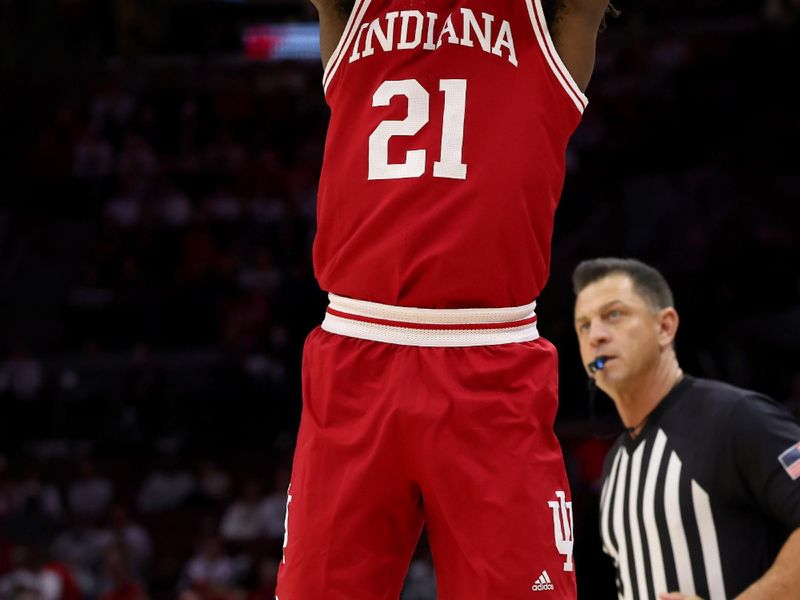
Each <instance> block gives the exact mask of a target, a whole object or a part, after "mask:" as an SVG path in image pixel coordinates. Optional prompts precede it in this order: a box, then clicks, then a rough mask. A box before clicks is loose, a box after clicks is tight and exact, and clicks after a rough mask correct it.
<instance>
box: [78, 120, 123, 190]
mask: <svg viewBox="0 0 800 600" xmlns="http://www.w3.org/2000/svg"><path fill="white" fill-rule="evenodd" d="M115 159H116V156H115V154H114V146H112V145H111V142H109V141H108V140H106V139H104V138H103V137H102V136H101V133H100V130H99V128H98V127H96V126H91V125H90V126H89V127H88V128H87V129H86V131H85V132H84V134H83V137H81V139H80V140H78V143H77V144H75V151H74V155H73V159H72V173H73V175H75V176H76V177H78V178H81V179H90V180H96V179H102V178H104V177H108V176H110V175H111V174H112V173H113V171H114V167H115Z"/></svg>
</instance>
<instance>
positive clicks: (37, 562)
mask: <svg viewBox="0 0 800 600" xmlns="http://www.w3.org/2000/svg"><path fill="white" fill-rule="evenodd" d="M14 563H15V567H14V569H13V570H12V571H10V572H9V573H7V574H5V575H4V576H3V577H0V598H3V599H6V598H8V600H62V598H63V591H64V584H63V581H62V579H61V577H60V576H59V574H58V573H56V572H54V571H52V570H50V569H47V568H45V566H44V563H43V561H42V560H41V558H40V557H39V556H38V553H37V552H36V551H35V550H34V548H32V547H28V546H18V547H17V548H16V549H15V551H14Z"/></svg>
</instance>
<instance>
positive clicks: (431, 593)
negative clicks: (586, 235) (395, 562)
mask: <svg viewBox="0 0 800 600" xmlns="http://www.w3.org/2000/svg"><path fill="white" fill-rule="evenodd" d="M400 598H401V600H436V575H435V574H434V572H433V565H432V564H431V562H430V559H424V558H415V559H414V560H412V561H411V564H410V565H409V567H408V575H406V581H405V586H404V587H403V593H402V595H401V596H400Z"/></svg>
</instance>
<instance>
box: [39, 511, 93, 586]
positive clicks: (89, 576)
mask: <svg viewBox="0 0 800 600" xmlns="http://www.w3.org/2000/svg"><path fill="white" fill-rule="evenodd" d="M101 541H102V539H101V536H100V533H99V532H98V531H97V530H96V529H95V528H94V526H93V525H92V523H91V521H89V520H88V519H87V518H85V517H79V516H75V517H72V519H71V520H70V523H69V525H68V527H67V529H66V530H65V531H63V532H62V533H60V534H59V535H58V536H57V537H56V538H55V540H54V541H53V545H52V553H53V556H54V557H55V558H56V559H58V560H60V561H63V562H65V563H66V564H67V565H69V568H70V570H71V572H72V574H73V575H74V577H75V579H76V581H77V582H78V585H79V586H80V588H81V590H83V591H84V592H87V593H89V594H92V593H93V592H94V591H95V590H96V586H97V573H98V572H99V570H100V564H101V558H102V555H103V548H102V544H101Z"/></svg>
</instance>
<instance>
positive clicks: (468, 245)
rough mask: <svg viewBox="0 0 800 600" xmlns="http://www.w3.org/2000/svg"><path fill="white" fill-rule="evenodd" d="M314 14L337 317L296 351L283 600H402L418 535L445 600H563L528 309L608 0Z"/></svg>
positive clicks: (320, 247)
mask: <svg viewBox="0 0 800 600" xmlns="http://www.w3.org/2000/svg"><path fill="white" fill-rule="evenodd" d="M315 4H316V6H317V8H318V9H319V13H320V22H321V45H322V54H323V60H324V61H325V71H324V79H323V86H324V90H325V95H326V99H327V102H328V104H329V105H330V108H331V121H330V126H329V130H328V138H327V144H326V149H325V158H324V164H323V168H322V175H321V179H320V184H319V200H318V232H317V237H316V240H315V244H314V263H315V272H316V276H317V279H318V280H319V283H320V285H321V287H322V289H324V290H326V291H328V292H329V293H330V306H329V308H328V310H327V314H326V317H325V320H324V322H323V324H322V326H321V328H318V329H316V330H315V331H313V332H312V333H311V334H310V336H309V338H308V339H307V342H306V346H305V351H304V359H303V360H304V366H303V397H304V406H303V415H302V419H301V424H300V432H299V434H298V441H297V448H296V451H295V459H294V466H293V474H292V482H291V485H290V487H289V496H288V504H287V533H286V538H285V540H284V557H283V560H282V563H281V566H280V573H279V582H278V590H277V596H278V598H279V600H384V599H385V600H390V599H392V600H396V599H397V598H398V596H399V594H400V591H401V587H402V583H403V579H404V576H405V573H406V570H407V568H408V565H409V561H410V558H411V555H412V553H413V551H414V548H415V545H416V543H417V540H418V538H419V536H420V532H421V529H422V526H423V524H425V525H426V527H427V532H428V537H429V540H430V545H431V551H432V553H433V559H434V563H435V567H436V574H437V585H438V597H439V598H440V599H441V600H466V599H467V598H469V599H470V600H488V599H490V598H491V599H492V600H496V599H504V600H505V599H515V600H516V599H518V598H528V597H532V598H533V597H536V596H537V595H540V594H541V595H544V596H545V597H547V598H563V599H571V598H575V579H574V562H573V557H572V552H573V538H572V504H571V501H570V493H569V488H568V485H567V479H566V477H565V472H564V467H563V460H562V454H561V449H560V447H559V444H558V442H557V440H556V438H555V436H554V435H553V431H552V425H553V419H554V417H555V413H556V406H557V381H556V352H555V349H554V348H553V346H552V345H551V344H549V343H548V342H546V341H545V340H543V339H541V338H540V337H539V335H538V332H537V328H536V315H535V312H534V309H535V299H536V297H537V295H538V294H539V292H540V291H541V290H542V287H543V286H544V284H545V280H546V279H547V275H548V268H549V260H550V238H551V233H552V226H553V213H554V210H555V208H556V204H557V202H558V198H559V195H560V193H561V188H562V184H563V179H564V155H565V149H566V146H567V142H568V140H569V138H570V136H571V134H572V132H573V131H574V130H575V128H576V127H577V126H578V123H579V121H580V119H581V115H582V113H583V111H584V109H585V108H586V104H587V99H586V96H584V93H583V90H584V88H585V87H586V85H587V84H588V82H589V77H590V74H591V71H592V67H593V63H594V47H595V40H596V36H597V33H598V30H599V28H600V26H601V22H602V20H603V18H604V15H605V13H606V10H607V6H608V4H607V0H561V1H560V2H559V6H558V7H550V6H542V4H541V0H357V1H356V2H355V3H352V2H351V3H350V5H349V6H348V5H347V3H341V2H336V1H333V0H316V1H315ZM556 8H558V10H556ZM546 14H549V15H551V17H552V18H551V19H550V21H549V22H548V20H547V19H546V17H545V15H546Z"/></svg>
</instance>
